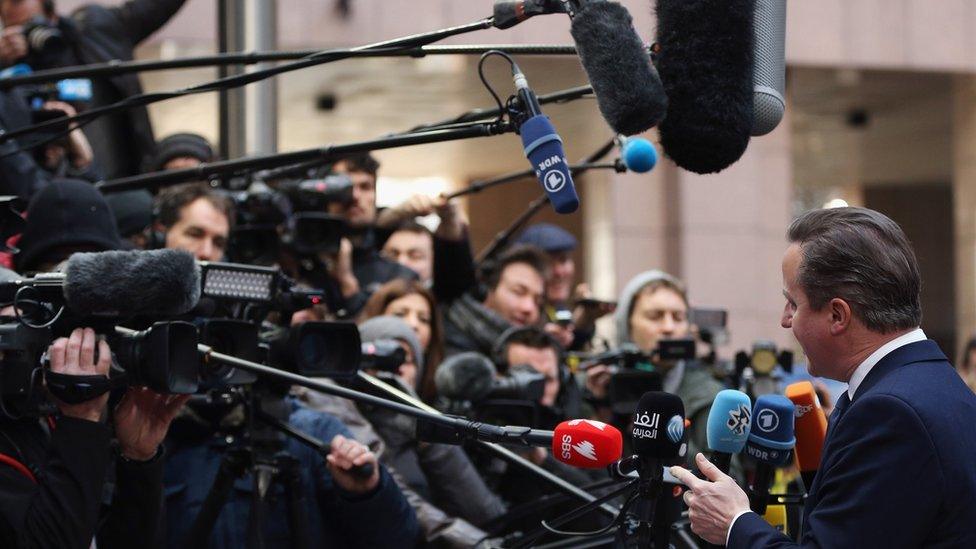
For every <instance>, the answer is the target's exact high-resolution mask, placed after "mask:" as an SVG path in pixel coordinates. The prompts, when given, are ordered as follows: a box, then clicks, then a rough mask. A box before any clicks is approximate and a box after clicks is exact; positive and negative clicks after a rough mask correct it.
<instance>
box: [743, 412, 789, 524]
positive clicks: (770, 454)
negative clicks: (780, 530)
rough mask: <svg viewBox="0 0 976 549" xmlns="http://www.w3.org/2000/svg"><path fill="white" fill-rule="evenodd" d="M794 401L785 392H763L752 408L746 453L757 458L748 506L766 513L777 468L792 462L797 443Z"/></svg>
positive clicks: (759, 512)
mask: <svg viewBox="0 0 976 549" xmlns="http://www.w3.org/2000/svg"><path fill="white" fill-rule="evenodd" d="M793 410H794V408H793V401H791V400H790V399H788V398H786V397H785V396H783V395H762V396H760V397H759V398H757V399H756V405H755V406H754V407H753V408H752V429H751V431H750V433H749V440H748V442H746V455H748V456H750V457H752V458H753V459H755V460H756V462H757V466H756V475H755V478H754V479H753V482H752V487H751V490H750V491H749V492H750V493H749V506H750V507H751V508H752V510H753V511H755V512H756V513H758V514H759V515H764V514H766V503H767V500H768V498H769V487H770V485H772V483H773V477H774V475H775V474H776V469H778V468H780V467H784V466H785V465H787V464H788V463H789V462H790V457H791V450H792V449H793V446H794V445H795V444H796V437H795V436H794V434H793Z"/></svg>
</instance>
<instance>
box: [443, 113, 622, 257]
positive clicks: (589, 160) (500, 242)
mask: <svg viewBox="0 0 976 549" xmlns="http://www.w3.org/2000/svg"><path fill="white" fill-rule="evenodd" d="M462 116H464V115H462ZM615 144H616V140H615V139H610V140H609V141H607V142H606V143H604V144H603V146H601V147H600V148H599V149H597V150H596V151H594V152H593V153H592V154H590V155H589V156H587V157H586V158H584V159H583V161H582V162H581V163H580V164H578V165H577V166H576V167H574V168H572V169H571V170H570V174H572V175H573V176H574V177H575V176H576V175H577V174H579V173H582V172H583V171H584V170H585V169H589V168H586V167H585V166H588V165H590V164H593V163H595V162H597V161H598V160H600V159H601V158H603V157H604V156H606V155H607V154H608V153H609V152H610V151H612V150H613V147H614V146H615ZM581 166H583V167H584V168H581ZM614 166H615V167H614V169H617V167H616V164H615V165H614ZM618 172H619V170H618ZM534 173H535V172H534V171H532V170H526V171H523V172H518V173H517V174H510V175H505V176H501V177H500V178H497V179H496V180H489V181H485V182H483V183H476V184H474V185H472V186H471V187H472V188H475V187H477V189H476V190H473V191H469V192H472V193H477V192H480V191H482V190H483V189H485V188H487V187H492V186H494V185H497V184H500V183H497V182H495V181H501V182H508V181H514V180H516V179H520V178H522V177H527V176H529V175H532V174H534ZM465 191H467V190H465ZM465 191H459V192H461V193H464V192H465ZM455 194H457V193H455ZM449 198H452V197H450V196H449ZM548 202H549V197H548V196H547V195H545V194H543V195H542V196H540V197H539V198H536V199H535V200H533V201H532V202H530V203H529V207H528V208H526V209H525V211H524V212H522V214H521V215H519V216H518V217H516V218H515V220H514V221H512V223H511V224H509V226H508V227H505V228H504V229H502V230H501V231H500V232H499V233H498V234H496V235H495V238H494V239H492V241H491V243H489V244H488V246H486V247H485V249H483V250H482V251H481V253H479V254H478V257H477V258H476V259H475V263H484V262H485V261H487V260H489V259H491V258H492V257H494V256H495V254H497V253H498V251H499V250H501V249H502V248H504V247H505V246H507V245H508V243H509V241H511V240H512V236H513V235H514V234H515V233H516V232H517V231H518V230H519V229H521V228H522V227H524V226H525V224H526V223H528V222H529V220H530V219H532V217H533V216H535V214H537V213H538V212H539V210H541V209H542V208H544V207H545V205H546V204H547V203H548Z"/></svg>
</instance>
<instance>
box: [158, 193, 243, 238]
mask: <svg viewBox="0 0 976 549" xmlns="http://www.w3.org/2000/svg"><path fill="white" fill-rule="evenodd" d="M201 198H206V199H207V200H208V201H209V202H210V204H212V205H213V207H214V208H216V209H217V211H219V212H220V213H222V214H224V216H225V217H227V223H228V224H229V225H230V226H231V227H233V226H234V203H233V202H232V201H231V199H230V198H229V197H227V196H226V195H225V194H223V193H221V192H220V191H218V190H216V189H214V188H213V187H211V186H209V185H207V184H206V183H186V184H184V185H176V186H175V187H170V188H168V189H166V190H164V191H162V192H160V193H159V196H157V197H156V204H155V208H154V210H155V212H156V221H158V222H159V223H160V224H161V225H162V226H163V227H166V228H169V227H172V226H173V225H175V224H176V223H177V222H178V221H179V220H180V210H182V209H183V208H185V207H186V206H189V205H190V204H192V203H193V202H195V201H196V200H199V199H201Z"/></svg>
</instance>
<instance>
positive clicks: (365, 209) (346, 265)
mask: <svg viewBox="0 0 976 549" xmlns="http://www.w3.org/2000/svg"><path fill="white" fill-rule="evenodd" d="M379 167H380V164H379V162H378V161H377V160H376V159H375V158H373V156H372V155H370V154H369V153H363V154H359V155H354V156H349V157H346V158H344V159H342V160H340V161H339V162H337V163H336V164H335V165H333V166H332V171H333V172H334V173H337V174H345V175H347V176H349V178H350V179H351V180H352V183H353V189H352V201H351V202H350V203H341V202H330V203H329V204H328V205H327V211H326V213H329V214H332V215H336V216H339V217H341V218H342V219H343V220H344V221H345V223H346V225H347V230H348V231H349V237H348V238H344V239H342V244H341V246H340V250H339V253H338V255H337V256H336V257H329V258H325V259H326V261H325V265H326V269H327V272H326V273H319V274H326V275H327V276H328V277H329V278H330V279H331V282H332V284H328V283H326V282H325V281H323V280H320V279H318V280H317V278H318V276H317V275H316V274H312V275H310V276H309V278H311V280H309V282H310V283H311V284H312V285H313V286H315V287H321V288H324V287H327V286H332V285H335V286H338V290H339V293H340V294H341V296H342V298H343V300H344V301H345V307H344V309H345V315H346V316H355V315H356V314H358V313H359V311H360V310H362V308H363V305H365V304H366V300H367V299H368V298H369V296H370V294H372V293H373V291H375V290H376V288H378V287H379V286H380V285H382V284H383V283H385V282H389V281H390V280H393V279H395V278H406V279H408V280H413V279H416V278H417V274H416V273H414V272H413V271H412V270H410V269H408V268H406V267H404V266H402V265H400V264H398V263H396V262H394V261H390V260H388V259H385V258H383V257H382V256H380V253H379V250H377V240H376V230H375V224H376V174H377V171H378V170H379Z"/></svg>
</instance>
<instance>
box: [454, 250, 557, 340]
mask: <svg viewBox="0 0 976 549" xmlns="http://www.w3.org/2000/svg"><path fill="white" fill-rule="evenodd" d="M547 267H548V260H547V259H546V256H545V255H544V254H543V252H542V251H541V250H539V249H538V248H536V247H534V246H524V245H521V246H513V247H511V248H510V249H508V250H507V251H505V252H504V253H502V254H501V255H500V256H499V257H498V258H497V259H496V260H495V262H494V264H493V265H492V266H491V268H490V269H488V270H487V273H486V275H485V279H484V283H485V285H486V286H487V289H488V292H487V295H486V297H485V299H484V300H483V301H478V299H477V298H475V297H474V296H473V295H472V294H470V293H467V294H464V295H463V296H461V297H460V298H458V299H456V300H454V302H453V303H451V305H450V306H449V307H448V308H447V310H446V311H445V314H444V344H445V351H446V354H448V355H452V354H457V353H461V352H465V351H476V352H479V353H482V354H484V355H485V356H491V353H492V350H493V349H494V348H495V343H496V342H497V341H498V338H499V337H500V336H501V335H502V333H504V332H505V330H508V329H509V328H511V327H512V326H529V325H532V324H536V323H537V322H538V321H539V316H540V315H539V308H540V307H541V306H542V300H543V296H544V295H545V280H546V271H547Z"/></svg>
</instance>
